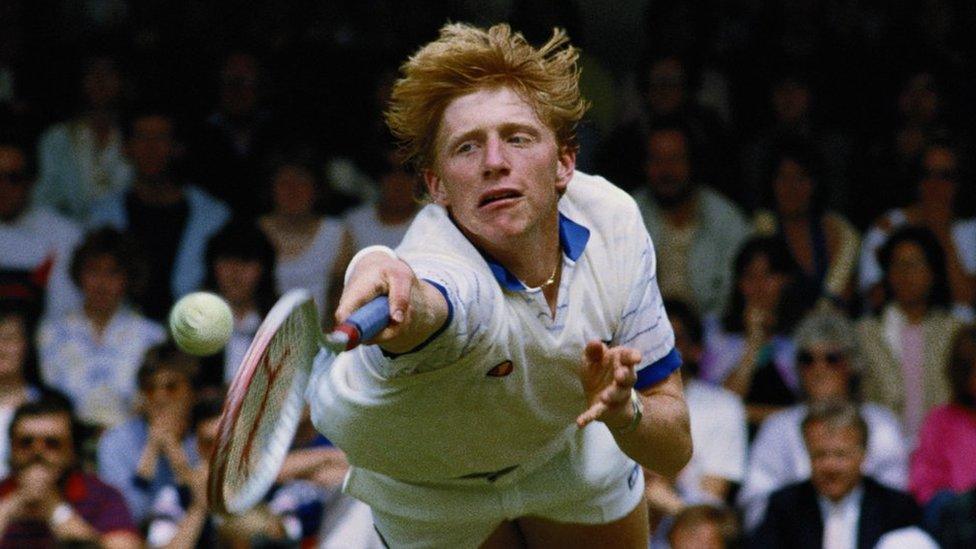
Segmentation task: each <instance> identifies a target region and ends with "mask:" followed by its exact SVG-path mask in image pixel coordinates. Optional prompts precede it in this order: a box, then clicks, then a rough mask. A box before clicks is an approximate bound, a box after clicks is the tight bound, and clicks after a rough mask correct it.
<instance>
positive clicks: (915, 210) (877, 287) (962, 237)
mask: <svg viewBox="0 0 976 549" xmlns="http://www.w3.org/2000/svg"><path fill="white" fill-rule="evenodd" d="M961 164H962V162H961V159H960V158H959V153H958V152H957V151H956V149H955V148H953V147H952V146H951V145H950V144H949V143H947V142H944V141H939V142H934V143H932V144H930V145H928V146H927V147H926V148H925V149H924V152H923V153H922V155H921V160H920V162H919V166H918V167H917V185H916V189H915V202H913V203H912V204H910V205H909V206H907V207H905V208H895V209H893V210H890V211H888V212H887V213H886V214H885V215H884V216H882V218H881V219H880V220H878V221H877V222H876V223H875V224H874V226H872V227H871V228H870V229H869V230H868V232H867V233H866V234H865V236H864V240H863V241H862V243H861V265H860V273H861V276H860V284H859V285H860V290H861V294H862V295H863V296H864V298H865V299H866V302H867V305H868V306H869V307H870V308H871V309H873V310H878V309H880V308H881V307H882V306H883V305H884V303H885V300H886V298H887V299H891V296H890V295H886V291H885V290H886V288H885V284H884V282H885V276H884V274H885V273H884V271H883V269H882V266H881V264H880V259H879V253H880V251H881V249H882V247H884V245H885V243H886V242H888V240H889V239H890V238H891V236H892V234H893V233H894V232H895V231H897V230H898V228H900V227H903V226H914V227H924V228H926V229H928V230H929V231H931V232H932V234H933V235H935V237H936V240H937V241H938V243H939V246H941V247H942V249H943V250H944V253H945V269H946V275H947V280H948V284H949V297H950V302H951V303H952V305H953V312H954V314H956V316H959V317H960V318H961V319H962V320H964V321H972V320H973V311H972V308H971V304H972V302H973V296H974V288H976V285H974V280H976V219H959V218H957V216H956V215H955V214H956V212H955V210H954V207H955V205H956V203H957V200H956V198H957V194H958V191H959V190H960V175H961ZM939 371H940V372H941V370H939Z"/></svg>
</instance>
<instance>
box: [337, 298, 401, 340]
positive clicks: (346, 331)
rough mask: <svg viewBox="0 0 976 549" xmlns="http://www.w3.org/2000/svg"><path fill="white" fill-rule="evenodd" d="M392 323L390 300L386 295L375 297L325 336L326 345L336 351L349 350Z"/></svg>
mask: <svg viewBox="0 0 976 549" xmlns="http://www.w3.org/2000/svg"><path fill="white" fill-rule="evenodd" d="M389 324H390V300H389V299H388V298H387V297H386V296H385V295H381V296H379V297H376V298H373V300H372V301H370V302H369V303H367V304H365V305H363V306H362V307H360V308H359V309H357V310H356V312H354V313H353V314H351V315H349V318H347V319H346V320H345V321H343V322H342V324H339V325H338V326H336V327H335V329H333V330H332V332H330V333H329V334H328V335H326V336H325V343H326V345H327V346H328V347H329V348H330V349H332V350H333V351H335V352H341V351H348V350H350V349H354V348H356V347H357V346H358V345H359V344H360V343H362V342H363V341H365V340H367V339H371V338H372V337H374V336H375V335H376V334H378V333H380V332H382V331H383V328H386V327H387V326H388V325H389Z"/></svg>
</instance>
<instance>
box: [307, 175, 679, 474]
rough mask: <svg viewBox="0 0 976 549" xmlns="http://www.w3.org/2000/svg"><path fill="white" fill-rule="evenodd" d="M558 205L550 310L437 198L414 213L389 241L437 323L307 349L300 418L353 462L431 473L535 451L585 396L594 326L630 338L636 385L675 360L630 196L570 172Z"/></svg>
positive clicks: (478, 470) (611, 338)
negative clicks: (426, 295) (585, 364)
mask: <svg viewBox="0 0 976 549" xmlns="http://www.w3.org/2000/svg"><path fill="white" fill-rule="evenodd" d="M559 211H560V221H559V235H560V242H561V245H562V250H563V257H562V260H563V271H562V276H561V281H560V287H559V293H558V302H557V307H556V314H555V317H554V318H553V317H552V315H551V313H550V310H549V306H548V305H547V303H546V301H545V298H544V296H543V294H542V292H541V290H539V289H530V288H526V287H525V286H524V285H523V284H522V283H521V282H520V281H518V279H516V278H515V277H514V276H513V275H512V274H511V273H510V272H508V271H507V270H506V269H505V268H504V267H502V266H501V265H499V264H497V263H495V262H494V261H492V260H491V259H490V258H487V257H486V256H484V255H482V253H481V252H479V250H477V249H476V248H475V247H474V246H473V245H472V244H471V243H470V242H469V241H468V240H467V239H466V238H465V237H464V236H463V235H462V233H461V232H460V231H459V230H458V229H457V227H456V226H455V225H454V224H453V223H452V221H451V220H450V219H449V217H448V215H447V212H446V211H445V210H444V208H442V207H440V206H436V205H428V206H427V207H425V208H424V209H423V210H422V211H421V212H420V213H419V214H418V215H417V218H416V219H415V220H414V222H413V225H412V226H411V228H410V230H409V231H408V232H407V234H406V236H405V237H404V240H403V242H402V244H401V245H400V247H399V248H398V250H397V252H398V255H399V256H400V257H401V258H403V259H404V260H405V261H406V262H407V263H408V264H410V265H411V267H412V268H413V269H414V271H415V272H416V274H417V276H418V277H420V278H422V279H425V280H428V281H430V282H432V283H433V284H434V285H435V286H437V287H438V288H439V289H440V290H441V292H442V293H444V294H445V296H446V298H447V302H448V305H449V310H450V314H449V318H448V320H447V322H446V323H445V325H444V327H443V328H442V329H441V330H440V331H439V332H437V333H436V334H434V335H433V336H432V337H431V338H430V339H429V340H428V341H427V342H425V343H424V344H422V345H421V346H420V347H419V348H418V349H415V350H413V351H411V352H410V353H407V354H404V355H400V356H397V357H390V356H387V355H385V354H384V353H383V352H382V350H381V349H380V348H378V347H376V346H367V347H361V348H359V349H357V350H356V351H354V352H351V353H345V354H343V355H340V356H339V357H338V358H337V359H336V360H335V362H334V363H333V364H332V366H331V367H328V365H327V361H325V360H318V361H316V365H315V367H314V369H313V373H312V378H311V380H310V386H309V391H308V393H307V398H308V401H309V404H310V406H311V411H312V420H313V422H314V423H315V426H316V427H317V428H318V429H319V430H320V431H321V432H322V433H323V434H324V435H326V436H327V437H328V438H329V439H330V440H332V441H333V442H334V443H335V444H336V445H337V446H339V447H340V448H342V449H343V450H344V451H345V452H346V454H347V455H348V457H349V461H350V463H351V464H352V465H353V468H354V469H355V468H364V469H368V470H370V471H372V472H376V473H380V474H382V475H386V476H389V477H392V478H394V479H399V480H401V481H407V482H425V483H431V482H435V483H436V482H442V481H450V480H453V479H464V478H476V477H478V476H483V475H484V474H487V473H491V472H499V471H505V470H507V469H509V468H514V467H517V466H520V465H525V464H528V463H535V464H541V462H543V461H544V460H545V454H546V453H547V452H553V453H554V452H555V451H556V449H558V448H561V447H563V446H564V444H562V441H564V440H568V439H570V438H571V437H572V436H573V434H574V432H575V430H576V429H577V427H576V424H575V418H576V416H577V415H578V414H580V413H581V412H582V411H584V410H585V409H586V402H585V399H584V394H583V389H582V386H581V383H580V380H579V377H578V375H577V371H578V369H579V367H580V365H581V361H582V352H583V348H584V347H585V345H586V343H587V342H588V341H590V340H593V339H600V340H603V341H605V342H608V343H609V344H610V345H611V346H613V345H623V346H628V347H633V348H635V349H638V350H639V351H641V353H642V355H643V361H642V362H643V364H644V365H645V366H644V367H642V368H641V369H640V373H639V381H638V389H640V388H643V387H646V386H649V385H653V384H655V383H657V382H659V381H661V380H663V379H665V378H666V377H667V376H668V375H669V374H671V373H672V372H673V371H674V370H676V369H677V368H678V367H679V366H680V363H681V360H680V357H679V356H678V354H677V352H676V351H675V350H674V334H673V332H672V330H671V325H670V323H669V322H668V319H667V315H666V314H665V312H664V308H663V306H662V301H661V296H660V292H659V291H658V287H657V282H656V279H655V276H654V273H655V260H654V250H653V247H652V244H651V240H650V237H649V236H648V234H647V230H646V229H645V227H644V224H643V222H642V220H641V217H640V214H639V212H638V210H637V207H636V205H635V204H634V201H633V200H632V199H631V198H630V196H628V195H627V194H626V193H624V192H623V191H621V190H620V189H618V188H616V187H614V186H613V185H611V184H610V183H608V182H607V181H606V180H604V179H602V178H599V177H594V176H589V175H585V174H582V173H579V172H577V173H576V174H575V176H574V178H573V180H572V181H571V182H570V184H569V186H568V189H567V192H566V193H565V195H564V196H563V198H562V199H561V200H560V202H559ZM320 358H322V355H320ZM591 427H595V428H602V429H605V426H603V425H602V424H599V425H593V426H591ZM611 440H612V439H611ZM618 451H619V450H618ZM621 455H622V453H621ZM523 468H524V467H523Z"/></svg>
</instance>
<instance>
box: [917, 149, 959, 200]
mask: <svg viewBox="0 0 976 549" xmlns="http://www.w3.org/2000/svg"><path fill="white" fill-rule="evenodd" d="M958 168H959V166H958V163H957V161H956V155H955V154H954V153H953V152H952V151H951V150H949V149H945V148H941V147H933V148H930V149H928V150H927V151H926V152H925V156H924V157H923V158H922V170H923V173H922V177H921V180H919V182H918V194H919V199H920V200H921V201H922V202H924V203H926V204H941V205H944V206H949V205H951V204H952V203H953V202H954V201H955V198H956V188H957V180H958Z"/></svg>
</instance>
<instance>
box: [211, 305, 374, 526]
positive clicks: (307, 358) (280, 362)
mask: <svg viewBox="0 0 976 549" xmlns="http://www.w3.org/2000/svg"><path fill="white" fill-rule="evenodd" d="M389 321H390V319H389V301H388V300H387V297H386V296H380V297H377V298H375V299H373V300H372V301H370V302H369V303H367V304H366V305H364V306H363V307H362V308H360V309H359V310H357V311H356V312H355V313H353V314H352V315H351V316H350V317H349V318H348V319H347V320H346V321H345V322H343V323H342V324H340V325H339V326H337V327H336V328H335V330H333V331H332V332H331V333H329V334H327V335H325V336H324V337H323V334H322V330H321V328H320V326H321V324H320V322H319V315H318V311H317V309H316V307H315V301H314V300H313V299H312V296H311V294H310V293H309V292H308V291H307V290H303V289H297V290H291V291H289V292H288V293H286V294H285V295H284V296H282V297H281V299H279V300H278V302H277V303H275V306H274V307H272V308H271V311H270V312H268V316H267V317H265V319H264V322H262V323H261V326H260V327H259V328H258V331H257V333H256V334H255V336H254V340H253V341H252V342H251V346H250V347H248V349H247V353H246V354H245V355H244V360H243V361H242V363H241V367H240V368H239V369H238V370H237V374H236V375H235V376H234V379H233V380H232V381H231V384H230V388H229V389H228V390H227V400H226V401H225V402H224V408H223V410H222V412H221V416H220V424H219V429H218V437H217V444H216V445H215V446H214V451H213V455H212V456H211V459H210V476H209V479H208V487H207V489H208V498H209V500H210V506H211V508H212V509H213V510H214V511H216V512H218V513H230V514H240V513H243V512H245V511H247V510H248V509H250V508H251V507H253V506H254V505H255V504H257V503H258V502H259V501H261V499H262V498H263V497H264V495H265V494H266V493H267V491H268V489H269V488H270V487H271V485H272V484H274V481H275V478H276V477H277V476H278V471H280V470H281V466H282V464H283V463H284V460H285V456H286V455H287V454H288V449H289V447H290V445H291V442H292V439H293V438H294V436H295V431H296V429H297V428H298V422H299V420H300V419H301V415H302V409H303V407H304V405H305V388H306V386H307V385H308V378H309V375H310V374H311V369H312V361H313V359H314V358H315V356H316V355H317V354H318V353H319V351H320V350H322V351H324V352H325V353H327V358H326V360H329V361H331V360H334V359H335V357H336V355H337V354H338V353H340V352H342V351H347V350H350V349H353V348H354V347H356V346H357V345H359V343H360V342H362V341H364V340H367V339H370V338H372V337H373V336H375V335H376V334H378V333H379V332H380V331H382V330H383V328H385V327H386V326H387V325H388V324H389Z"/></svg>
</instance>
